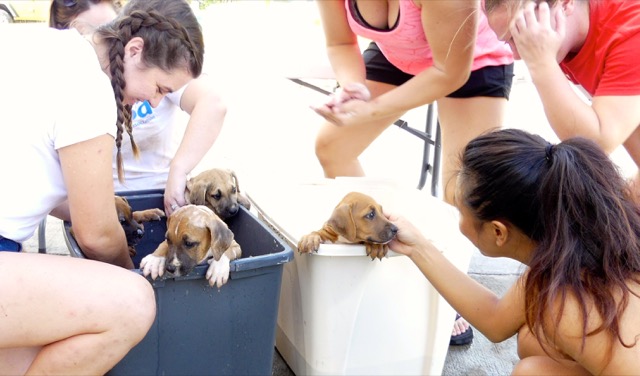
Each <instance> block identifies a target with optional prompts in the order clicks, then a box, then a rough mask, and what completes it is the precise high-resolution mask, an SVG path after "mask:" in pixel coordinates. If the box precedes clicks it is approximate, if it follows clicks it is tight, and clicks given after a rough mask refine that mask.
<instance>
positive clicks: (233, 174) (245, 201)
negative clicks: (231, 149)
mask: <svg viewBox="0 0 640 376" xmlns="http://www.w3.org/2000/svg"><path fill="white" fill-rule="evenodd" d="M229 173H230V174H231V177H232V178H233V183H234V184H235V185H236V191H237V193H238V204H240V205H242V206H244V207H245V208H246V209H247V210H249V209H251V201H249V199H248V198H247V197H246V196H245V195H243V194H242V193H241V192H240V183H239V182H238V176H237V175H236V172H235V171H233V170H229Z"/></svg>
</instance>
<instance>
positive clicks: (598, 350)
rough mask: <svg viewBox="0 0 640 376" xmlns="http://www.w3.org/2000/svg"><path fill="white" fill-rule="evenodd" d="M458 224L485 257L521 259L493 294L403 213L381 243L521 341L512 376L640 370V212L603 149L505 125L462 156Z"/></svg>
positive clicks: (472, 316) (482, 321) (456, 301)
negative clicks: (393, 234)
mask: <svg viewBox="0 0 640 376" xmlns="http://www.w3.org/2000/svg"><path fill="white" fill-rule="evenodd" d="M454 201H455V204H456V206H457V207H458V209H459V210H460V231H461V232H462V233H463V234H464V235H465V236H466V237H467V238H469V240H471V242H472V243H473V244H474V245H475V246H476V247H478V249H479V250H480V251H481V252H482V254H483V255H485V256H489V257H509V258H512V259H514V260H517V261H520V262H521V263H523V264H525V265H527V269H526V270H525V271H524V273H523V274H522V276H521V277H520V278H519V279H518V281H517V282H516V283H515V284H514V285H513V286H512V287H511V288H510V289H509V290H508V291H507V292H506V293H505V294H504V295H503V296H502V297H498V296H496V295H495V294H494V293H493V292H491V291H489V290H488V289H486V288H485V287H483V286H482V285H480V284H479V283H477V282H476V281H474V280H473V279H471V277H469V276H467V275H466V274H465V273H463V272H461V271H460V270H458V269H456V267H455V266H453V265H452V264H451V263H450V262H449V261H448V260H447V259H446V258H445V257H444V256H443V255H442V253H440V251H439V250H438V249H437V248H436V247H435V246H434V244H433V243H431V242H430V241H429V240H427V239H426V238H425V237H424V236H423V235H422V234H421V232H420V231H419V230H418V229H417V228H415V227H414V226H413V225H411V224H410V223H409V222H408V221H407V220H406V219H403V218H399V217H397V216H395V215H391V214H388V216H389V217H390V218H391V220H392V221H393V222H394V223H395V224H396V225H397V226H398V228H399V230H398V235H397V240H394V241H392V242H391V243H390V244H389V246H390V248H391V249H393V250H394V251H396V252H399V253H402V254H404V255H407V256H409V257H410V258H411V259H412V260H413V262H414V263H415V264H416V266H418V268H419V269H420V270H421V271H422V273H423V274H424V275H425V276H426V277H427V279H429V281H430V282H431V283H432V284H433V286H434V287H435V288H436V289H437V290H438V291H439V292H440V294H442V296H443V297H444V298H445V299H446V300H447V301H448V302H449V303H450V304H451V306H453V307H454V308H455V309H456V310H457V311H458V312H460V314H462V315H464V317H465V318H467V320H469V322H470V323H471V324H473V326H474V327H475V328H477V329H478V330H480V331H481V332H482V333H483V334H485V335H486V336H487V338H488V339H489V340H491V341H493V342H500V341H503V340H506V339H508V338H510V337H512V336H513V335H517V336H518V355H519V356H520V361H519V362H518V363H517V364H516V366H515V367H514V369H513V373H512V374H514V375H522V374H526V375H591V374H595V375H600V374H607V375H633V374H637V373H638V370H640V343H639V342H640V209H639V208H638V206H637V205H636V204H635V203H634V200H633V196H632V192H631V190H630V188H629V186H628V185H627V183H626V182H625V180H624V178H623V177H622V176H621V175H620V173H619V171H618V170H617V168H616V167H615V165H614V164H613V162H612V161H611V160H610V159H609V158H608V156H607V155H606V154H605V152H604V151H603V150H602V149H601V148H600V147H599V146H598V145H597V144H596V143H595V142H594V141H591V140H588V139H586V138H582V137H576V138H568V139H566V140H564V141H562V142H561V143H559V144H557V145H553V144H550V143H549V142H547V141H545V140H544V139H542V138H541V137H540V136H537V135H533V134H530V133H527V132H525V131H522V130H517V129H505V130H500V131H494V132H491V133H488V134H484V135H481V136H479V137H477V138H475V139H473V140H472V141H471V142H469V144H468V145H467V146H466V148H465V149H464V151H463V155H462V162H461V170H460V172H459V174H458V179H457V187H456V190H455V198H454Z"/></svg>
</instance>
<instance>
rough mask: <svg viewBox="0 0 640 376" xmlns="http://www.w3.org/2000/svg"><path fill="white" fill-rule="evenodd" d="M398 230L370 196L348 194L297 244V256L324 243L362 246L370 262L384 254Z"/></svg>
mask: <svg viewBox="0 0 640 376" xmlns="http://www.w3.org/2000/svg"><path fill="white" fill-rule="evenodd" d="M397 232H398V228H397V227H396V226H395V225H394V224H393V223H391V222H390V221H389V220H388V219H387V218H386V217H385V216H384V214H383V213H382V206H381V205H380V204H378V203H377V202H376V201H375V200H374V199H373V198H372V197H371V196H368V195H365V194H363V193H360V192H350V193H348V194H347V195H346V196H344V198H343V199H342V200H341V201H340V202H339V203H338V205H337V206H336V207H335V209H334V210H333V213H332V214H331V217H330V218H329V220H328V221H327V222H325V223H324V225H323V226H322V228H321V229H320V230H318V231H313V232H311V233H309V234H307V235H305V236H303V237H302V238H300V241H299V242H298V251H299V252H300V253H311V252H317V251H318V248H320V244H322V243H325V242H327V241H329V242H332V243H335V242H338V241H341V242H346V243H359V244H364V245H365V248H366V251H367V255H368V256H369V257H371V259H372V260H373V259H376V258H378V259H382V258H383V257H384V256H386V255H387V252H388V250H389V248H388V246H387V243H389V242H390V241H391V240H392V239H393V238H394V237H395V236H396V233H397Z"/></svg>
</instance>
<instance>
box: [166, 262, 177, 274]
mask: <svg viewBox="0 0 640 376" xmlns="http://www.w3.org/2000/svg"><path fill="white" fill-rule="evenodd" d="M165 269H166V270H167V271H168V272H169V273H171V274H173V273H175V272H176V266H175V265H173V264H167V265H166V267H165Z"/></svg>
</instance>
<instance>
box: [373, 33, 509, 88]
mask: <svg viewBox="0 0 640 376" xmlns="http://www.w3.org/2000/svg"><path fill="white" fill-rule="evenodd" d="M362 57H363V58H364V63H365V66H366V68H367V80H370V81H376V82H383V83H386V84H390V85H395V86H400V85H402V84H404V83H405V82H407V81H409V80H410V79H411V78H413V75H411V74H408V73H405V72H403V71H401V70H400V69H398V68H396V66H395V65H393V64H391V63H390V62H389V60H387V58H386V57H385V56H384V55H383V54H382V51H380V49H379V48H378V46H377V45H376V44H375V42H371V44H369V47H367V49H366V50H364V52H363V53H362ZM512 81H513V63H512V64H509V65H498V66H487V67H483V68H480V69H478V70H475V71H472V72H471V75H470V76H469V80H467V82H466V83H465V84H464V85H463V86H462V87H461V88H459V89H458V90H456V91H454V92H453V93H451V94H449V95H447V97H449V98H471V97H497V98H506V99H509V93H510V92H511V82H512Z"/></svg>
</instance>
